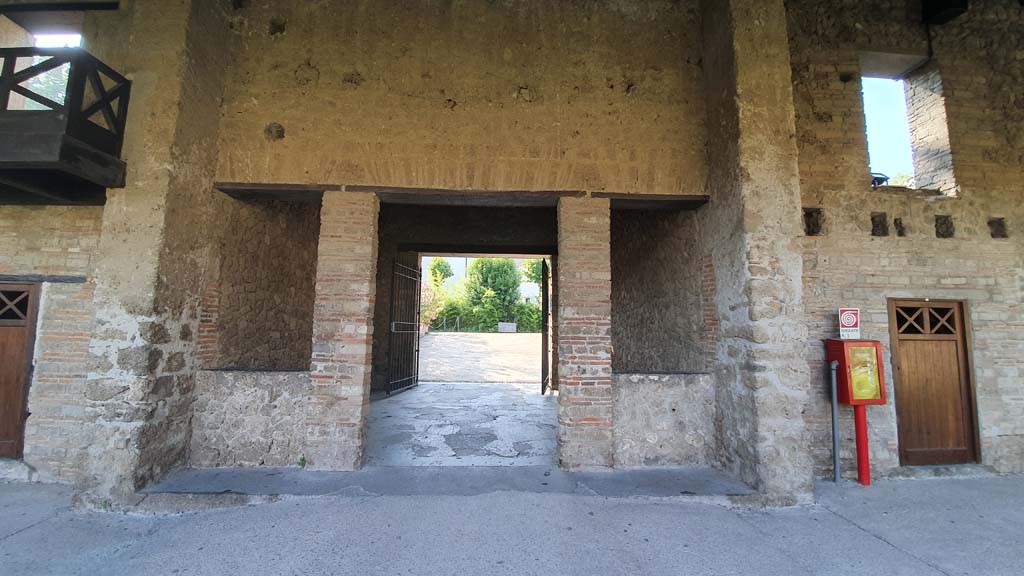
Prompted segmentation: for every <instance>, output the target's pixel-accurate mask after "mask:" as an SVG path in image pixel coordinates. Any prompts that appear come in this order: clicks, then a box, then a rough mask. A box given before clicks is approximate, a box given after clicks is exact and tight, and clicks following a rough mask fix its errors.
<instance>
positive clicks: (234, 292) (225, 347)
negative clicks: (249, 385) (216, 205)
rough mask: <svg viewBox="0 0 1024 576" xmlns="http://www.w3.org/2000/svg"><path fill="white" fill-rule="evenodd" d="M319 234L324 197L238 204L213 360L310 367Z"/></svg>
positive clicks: (226, 239)
mask: <svg viewBox="0 0 1024 576" xmlns="http://www.w3.org/2000/svg"><path fill="white" fill-rule="evenodd" d="M319 234H320V203H319V202H282V201H273V200H269V201H268V200H251V201H244V202H243V201H237V200H236V201H233V202H232V203H231V207H230V212H229V214H228V215H227V221H226V224H225V226H224V229H223V230H222V240H221V258H220V275H219V278H220V281H219V282H218V283H217V287H216V295H217V300H216V302H215V303H214V306H215V309H216V314H217V318H216V323H215V324H216V331H215V332H216V339H217V346H216V348H217V350H216V357H215V359H213V361H212V363H209V364H206V366H207V367H211V368H212V367H216V368H230V369H237V370H308V369H309V359H310V354H311V352H312V349H311V347H312V342H313V288H314V286H313V285H314V280H315V278H316V247H317V238H318V237H319ZM205 310H206V305H204V311H205Z"/></svg>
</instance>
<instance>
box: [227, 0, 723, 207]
mask: <svg viewBox="0 0 1024 576" xmlns="http://www.w3.org/2000/svg"><path fill="white" fill-rule="evenodd" d="M245 6H246V7H245V8H241V9H237V10H235V11H234V12H233V13H232V16H233V18H232V23H233V26H234V28H235V31H236V35H235V38H234V42H235V44H236V48H237V49H236V50H235V51H234V54H235V56H234V57H233V58H232V60H231V63H230V66H229V68H230V70H231V75H230V77H229V79H228V86H227V90H226V98H225V103H224V114H223V120H222V126H221V146H220V162H219V169H218V179H219V180H224V181H242V182H302V183H340V184H369V185H387V186H406V187H415V188H445V189H488V190H611V191H617V192H644V193H659V192H661V193H680V192H684V191H690V192H691V193H692V191H695V190H700V189H702V187H703V181H704V174H705V158H704V112H703V109H704V99H703V92H702V80H701V46H700V26H699V19H698V14H697V10H696V3H695V2H693V1H689V0H687V1H683V2H679V1H671V0H645V1H643V2H632V1H622V0H606V1H600V2H561V1H555V0H546V1H541V2H537V1H527V0H515V1H511V2H441V3H435V2H407V1H404V0H360V1H358V2H344V1H342V0H325V1H322V2H319V3H318V6H317V9H310V8H309V7H308V6H307V5H305V4H303V3H296V2H283V1H278V2H247V3H245Z"/></svg>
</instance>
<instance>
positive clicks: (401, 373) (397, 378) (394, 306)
mask: <svg viewBox="0 0 1024 576" xmlns="http://www.w3.org/2000/svg"><path fill="white" fill-rule="evenodd" d="M421 278H422V273H421V271H420V268H419V254H416V253H415V252H403V253H401V254H399V255H398V259H397V260H396V261H395V269H394V275H393V278H392V283H391V322H390V324H389V325H388V326H389V329H390V330H391V343H390V347H389V349H388V389H387V392H388V394H391V393H392V392H396V391H398V390H402V389H404V388H408V387H410V386H415V385H416V384H417V383H418V382H419V360H420V279H421Z"/></svg>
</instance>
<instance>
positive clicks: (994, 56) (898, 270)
mask: <svg viewBox="0 0 1024 576" xmlns="http://www.w3.org/2000/svg"><path fill="white" fill-rule="evenodd" d="M787 7H788V20H789V30H790V46H791V51H792V64H793V79H794V84H793V86H794V99H795V105H796V115H797V135H798V146H799V150H800V177H801V190H802V193H803V194H802V195H803V204H804V206H810V207H818V208H821V209H822V212H823V215H824V218H825V228H824V231H823V235H821V236H816V237H808V238H806V239H805V240H804V261H805V265H804V268H805V275H804V286H805V291H804V293H805V303H806V308H807V315H808V326H809V330H810V338H809V345H808V347H807V352H806V357H807V360H808V362H809V363H810V365H811V367H812V371H813V377H812V382H814V387H813V391H814V392H813V398H812V403H811V405H810V408H809V410H808V413H807V420H808V426H809V432H810V434H811V439H810V443H811V444H812V445H813V446H814V457H815V463H816V466H817V469H818V473H819V474H822V475H824V474H827V468H828V467H829V466H830V461H829V458H830V457H831V448H830V446H831V444H830V426H831V423H830V416H829V400H828V393H827V386H826V382H827V381H826V380H825V378H826V370H827V367H826V364H825V358H824V347H823V344H820V343H821V341H822V340H823V339H824V338H827V337H831V336H834V335H835V334H836V332H837V330H838V320H837V319H836V308H837V307H839V306H851V307H859V308H861V311H862V314H863V320H862V322H863V330H864V337H865V338H871V339H877V340H881V341H882V342H883V345H884V346H885V354H884V356H883V358H884V359H885V370H886V380H887V384H888V386H889V392H890V394H889V397H890V398H893V401H892V402H890V404H889V405H887V406H882V407H872V408H869V410H868V419H869V424H870V428H871V433H870V440H871V445H872V458H873V469H874V471H875V472H876V473H877V474H881V475H884V474H886V473H889V472H891V471H892V470H893V469H894V468H895V467H896V466H898V464H899V460H898V452H897V450H898V444H897V429H896V426H897V422H896V412H895V404H894V403H895V402H899V398H895V396H894V395H893V393H892V382H893V373H892V367H891V363H890V361H889V357H890V349H889V332H888V325H889V318H888V312H887V306H886V304H887V299H888V298H897V297H899V298H948V299H962V300H965V301H966V302H967V304H968V307H969V314H970V320H971V324H972V328H973V332H972V338H973V350H972V358H971V359H972V368H973V370H972V372H973V376H974V379H975V386H976V393H977V409H978V419H979V424H980V433H981V459H982V462H984V463H986V464H990V465H992V466H993V467H995V468H996V469H998V470H1002V471H1021V470H1024V424H1022V423H1024V402H1022V400H1021V394H1020V389H1021V380H1020V374H1021V362H1022V361H1021V358H1024V338H1022V336H1021V334H1022V333H1024V312H1022V309H1021V307H1020V303H1021V298H1022V286H1024V280H1022V269H1024V268H1022V265H1024V261H1022V255H1024V236H1022V234H1021V231H1022V228H1021V226H1020V222H1022V221H1024V211H1022V204H1021V202H1020V199H1021V191H1022V190H1024V176H1022V166H1024V162H1022V159H1024V107H1021V105H1020V90H1019V87H1020V83H1021V81H1022V79H1024V61H1022V60H1021V59H1020V57H1019V55H1020V54H1021V53H1022V51H1024V37H1022V35H1021V34H1020V30H1021V29H1022V25H1024V13H1022V9H1021V7H1020V4H1019V3H1018V2H1013V1H1011V0H990V1H987V2H972V3H971V9H970V10H969V11H968V12H967V13H966V14H964V15H963V16H960V17H959V18H957V19H956V20H954V21H952V22H950V23H948V24H944V25H941V26H934V27H932V28H931V35H932V47H933V50H934V61H933V63H932V65H931V66H932V69H933V70H935V71H937V73H938V74H939V75H940V76H941V85H942V95H943V97H944V100H945V108H946V115H947V120H948V131H949V142H950V147H951V150H950V152H951V154H950V158H951V160H952V166H953V170H954V174H955V179H956V184H957V186H958V187H959V193H958V196H957V197H956V198H948V197H934V196H930V195H928V194H925V193H918V192H913V191H906V190H898V189H897V190H893V191H885V190H874V191H873V190H871V189H870V187H869V186H868V179H867V178H868V176H867V174H868V164H867V144H866V140H865V136H864V120H863V118H864V112H863V104H862V101H861V96H860V82H859V72H858V53H859V52H860V51H862V50H874V51H880V52H887V51H892V52H911V53H918V54H927V49H928V41H927V35H926V32H925V30H924V27H923V26H921V25H920V24H919V23H918V22H919V19H918V17H919V14H917V13H916V11H915V10H914V8H913V3H911V2H900V1H889V2H881V1H879V2H862V3H856V5H853V4H851V5H849V6H846V9H844V10H843V11H842V12H837V11H836V10H835V7H834V3H832V2H828V1H824V0H822V1H815V0H790V1H788V2H787ZM872 214H882V215H883V216H882V217H883V218H884V221H885V222H887V223H889V224H891V226H890V232H889V236H872V234H871V231H872V226H871V220H870V218H871V215H872ZM943 215H944V216H951V217H952V220H953V224H954V228H955V234H954V237H953V238H942V239H940V238H936V216H943ZM991 218H1004V219H1005V220H1004V221H1005V223H1006V224H1007V228H1008V235H1009V238H993V237H992V234H991V232H990V229H989V226H988V220H989V219H991ZM897 219H898V224H899V225H898V226H897V225H896V224H897V222H896V220H897ZM841 416H842V433H843V444H842V454H843V457H844V459H846V461H847V462H846V466H847V470H853V467H852V457H853V425H852V421H851V420H852V417H851V415H850V414H849V412H848V411H847V410H844V411H843V414H842V415H841Z"/></svg>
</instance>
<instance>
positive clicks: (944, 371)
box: [889, 300, 977, 466]
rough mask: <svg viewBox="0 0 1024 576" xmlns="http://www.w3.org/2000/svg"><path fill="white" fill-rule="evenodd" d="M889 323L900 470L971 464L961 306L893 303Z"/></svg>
mask: <svg viewBox="0 0 1024 576" xmlns="http://www.w3.org/2000/svg"><path fill="white" fill-rule="evenodd" d="M889 319H890V331H891V335H892V348H893V370H894V371H895V396H896V400H895V402H896V419H897V427H898V429H899V442H900V464H902V465H904V466H923V465H929V464H963V463H967V462H976V461H977V426H976V424H975V418H974V392H973V387H972V385H971V379H970V370H969V366H968V353H967V324H966V319H965V317H964V305H963V303H961V302H953V301H936V300H932V301H923V300H892V301H890V302H889Z"/></svg>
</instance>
